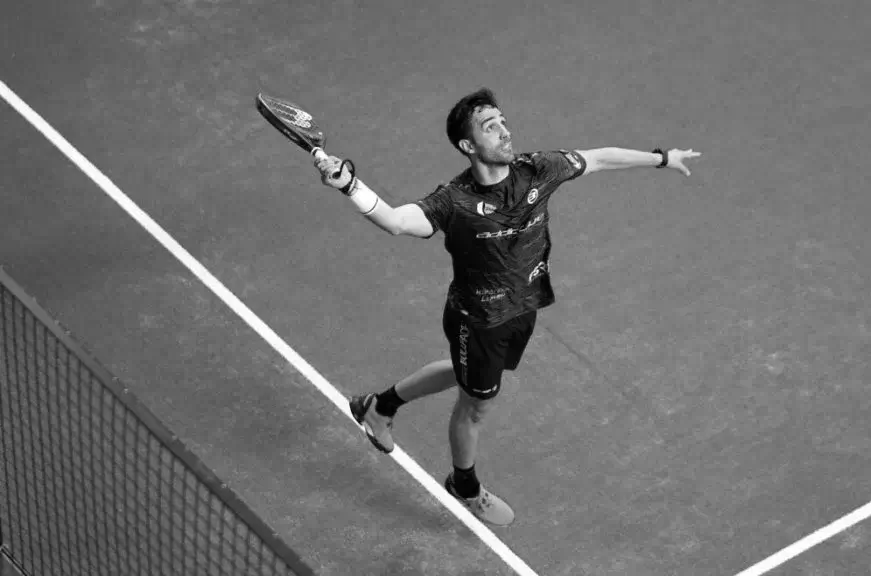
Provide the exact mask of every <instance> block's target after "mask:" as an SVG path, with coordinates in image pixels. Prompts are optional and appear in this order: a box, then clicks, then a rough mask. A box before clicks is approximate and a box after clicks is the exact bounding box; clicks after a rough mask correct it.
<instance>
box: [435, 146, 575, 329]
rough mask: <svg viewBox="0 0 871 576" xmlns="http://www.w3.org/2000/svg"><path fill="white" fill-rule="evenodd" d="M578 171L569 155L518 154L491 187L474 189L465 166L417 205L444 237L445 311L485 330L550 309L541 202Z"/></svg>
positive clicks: (545, 221) (561, 152)
mask: <svg viewBox="0 0 871 576" xmlns="http://www.w3.org/2000/svg"><path fill="white" fill-rule="evenodd" d="M585 169H586V161H585V160H584V158H583V156H581V154H580V153H578V152H574V151H566V150H559V151H552V152H536V153H532V154H529V153H527V154H518V155H517V156H516V157H515V159H514V161H513V162H512V163H511V164H510V166H509V174H508V176H507V177H506V178H505V179H504V180H502V181H501V182H499V183H498V184H495V185H493V186H482V185H480V184H478V183H477V182H476V181H475V179H474V178H473V176H472V172H471V169H470V168H469V169H466V170H465V171H464V172H462V173H461V174H460V175H458V176H457V177H456V178H454V179H453V180H452V181H451V182H450V183H448V184H442V185H440V186H439V187H438V188H436V189H435V191H434V192H432V193H431V194H429V195H428V196H426V197H425V198H423V199H421V200H419V201H418V205H419V206H420V207H421V208H422V209H423V212H424V214H426V217H427V218H428V219H429V221H430V223H431V224H432V227H433V229H434V230H436V231H438V230H441V231H442V232H444V234H445V248H446V249H447V251H448V253H449V254H450V255H451V260H452V262H453V271H454V279H453V281H452V282H451V285H450V288H449V289H448V302H447V303H448V306H449V307H451V308H453V309H455V310H459V311H461V312H464V313H466V314H467V315H468V316H469V319H470V322H471V323H472V324H474V325H477V326H481V327H491V326H497V325H499V324H501V323H502V322H505V321H507V320H510V319H511V318H514V317H515V316H518V315H520V314H523V313H524V312H529V311H532V310H537V309H539V308H543V307H545V306H549V305H550V304H553V302H554V300H555V297H554V292H553V287H552V286H551V282H550V273H549V271H550V270H549V263H548V258H549V256H550V248H551V242H550V232H549V230H548V221H549V216H548V211H547V203H548V200H549V199H550V196H551V194H553V193H554V192H555V191H556V189H557V188H558V187H559V186H560V185H561V184H562V183H563V182H567V181H569V180H572V179H574V178H577V177H578V176H580V175H581V174H583V173H584V170H585Z"/></svg>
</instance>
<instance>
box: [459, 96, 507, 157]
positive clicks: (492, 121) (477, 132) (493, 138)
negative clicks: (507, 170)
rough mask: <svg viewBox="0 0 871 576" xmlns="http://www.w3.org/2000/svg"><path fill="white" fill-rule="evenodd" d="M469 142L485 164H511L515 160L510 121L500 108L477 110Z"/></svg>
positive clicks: (473, 118) (473, 116) (473, 117)
mask: <svg viewBox="0 0 871 576" xmlns="http://www.w3.org/2000/svg"><path fill="white" fill-rule="evenodd" d="M469 140H470V142H471V144H472V147H473V148H474V152H475V153H476V154H477V156H478V159H479V160H480V161H481V162H483V163H485V164H497V165H498V164H509V163H511V161H512V160H514V149H513V148H512V146H511V131H510V130H508V121H507V120H505V116H503V115H502V112H501V111H500V110H499V109H498V108H493V107H489V106H488V107H486V108H478V109H476V110H475V113H474V114H473V115H472V134H471V138H470V139H469Z"/></svg>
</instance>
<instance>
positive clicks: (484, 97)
mask: <svg viewBox="0 0 871 576" xmlns="http://www.w3.org/2000/svg"><path fill="white" fill-rule="evenodd" d="M478 108H499V104H498V103H497V102H496V97H495V96H494V95H493V91H492V90H490V89H489V88H480V89H479V90H476V91H475V92H472V93H471V94H469V95H467V96H463V98H461V99H460V101H459V102H457V103H456V104H454V107H453V108H451V111H450V113H449V114H448V120H447V122H446V125H447V126H446V128H447V133H448V140H450V141H451V144H453V145H454V148H456V149H457V150H459V151H460V153H462V154H464V155H465V152H463V150H462V149H461V148H460V140H462V139H463V138H468V137H469V135H470V134H471V122H472V115H474V114H475V110H477V109H478Z"/></svg>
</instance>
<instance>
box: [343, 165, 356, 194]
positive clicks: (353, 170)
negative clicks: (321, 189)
mask: <svg viewBox="0 0 871 576" xmlns="http://www.w3.org/2000/svg"><path fill="white" fill-rule="evenodd" d="M346 164H347V165H348V171H349V172H350V173H351V180H350V181H349V182H348V183H347V184H345V186H344V187H343V188H340V190H341V191H342V194H344V195H345V196H347V195H348V194H350V193H351V188H353V187H354V180H356V176H357V168H356V167H355V166H354V163H353V162H351V160H350V159H347V158H346V159H345V160H343V161H342V165H341V166H339V175H341V174H342V171H343V170H344V169H345V165H346Z"/></svg>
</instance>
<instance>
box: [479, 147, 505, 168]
mask: <svg viewBox="0 0 871 576" xmlns="http://www.w3.org/2000/svg"><path fill="white" fill-rule="evenodd" d="M478 159H479V160H480V161H481V162H482V163H483V164H489V165H491V166H507V165H508V164H511V163H512V162H513V161H514V148H513V147H512V145H511V143H510V142H509V143H508V144H507V145H502V146H497V147H495V148H489V149H487V150H484V151H483V152H482V153H479V154H478Z"/></svg>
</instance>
